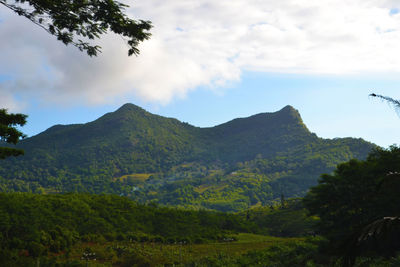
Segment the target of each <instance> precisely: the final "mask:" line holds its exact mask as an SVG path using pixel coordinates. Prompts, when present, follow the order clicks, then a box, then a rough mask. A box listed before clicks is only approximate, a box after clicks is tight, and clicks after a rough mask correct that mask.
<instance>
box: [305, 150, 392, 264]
mask: <svg viewBox="0 0 400 267" xmlns="http://www.w3.org/2000/svg"><path fill="white" fill-rule="evenodd" d="M399 172H400V148H399V147H395V146H392V147H390V148H389V149H377V150H375V151H374V152H373V153H371V154H370V155H369V156H368V158H367V160H365V161H358V160H351V161H349V162H347V163H343V164H340V165H338V167H337V169H336V170H335V172H334V174H332V175H327V174H326V175H323V176H322V178H321V180H320V181H319V185H318V186H316V187H313V188H311V190H310V192H309V193H308V194H307V196H306V197H305V199H304V203H305V205H306V207H307V208H308V209H309V211H310V212H311V214H313V215H317V216H319V217H320V224H319V231H320V233H321V234H322V235H324V236H326V237H327V238H328V239H329V241H330V249H331V251H334V252H336V253H337V254H339V255H346V254H347V255H348V254H349V253H350V254H351V253H354V254H356V255H357V254H358V255H360V254H365V253H373V254H378V255H385V254H383V253H381V252H382V250H380V249H376V248H377V246H379V245H382V246H386V245H385V244H387V245H388V246H389V247H390V246H391V245H390V244H391V243H392V242H391V241H390V240H387V242H386V241H384V240H382V239H380V241H379V240H378V242H377V243H374V242H372V239H374V238H378V239H379V238H380V237H379V236H381V237H384V238H386V237H387V233H388V232H386V233H385V231H390V229H396V227H392V226H393V225H394V226H396V225H398V224H397V220H388V219H387V218H391V217H396V216H399V215H400V206H399V205H398V203H399V201H400V195H399V194H398V192H399V191H400V175H399ZM385 218H386V219H385ZM389 226H390V227H389ZM392 233H394V232H393V231H392ZM368 237H371V239H370V238H368ZM381 241H382V242H381ZM377 244H379V245H377ZM392 244H393V243H392ZM396 244H397V243H396ZM389 247H387V248H386V249H385V251H386V253H390V254H393V253H394V252H395V250H394V249H393V248H394V247H392V249H390V248H389ZM398 248H399V246H397V247H396V249H398ZM351 258H353V260H354V255H353V256H352V257H350V259H351Z"/></svg>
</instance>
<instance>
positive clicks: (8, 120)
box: [0, 109, 27, 159]
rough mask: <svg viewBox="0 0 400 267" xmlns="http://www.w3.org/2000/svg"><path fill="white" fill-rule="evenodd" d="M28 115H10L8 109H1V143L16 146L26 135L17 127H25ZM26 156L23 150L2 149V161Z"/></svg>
mask: <svg viewBox="0 0 400 267" xmlns="http://www.w3.org/2000/svg"><path fill="white" fill-rule="evenodd" d="M26 117H27V116H26V115H24V114H13V113H11V114H10V113H8V112H7V110H6V109H0V142H6V143H10V144H16V143H17V142H18V141H19V140H20V138H23V137H25V135H24V134H23V133H22V132H20V131H19V130H18V129H17V128H16V126H18V125H20V126H23V125H24V124H25V123H26ZM22 154H24V151H23V150H22V149H16V148H11V147H0V159H4V158H6V157H9V156H19V155H22Z"/></svg>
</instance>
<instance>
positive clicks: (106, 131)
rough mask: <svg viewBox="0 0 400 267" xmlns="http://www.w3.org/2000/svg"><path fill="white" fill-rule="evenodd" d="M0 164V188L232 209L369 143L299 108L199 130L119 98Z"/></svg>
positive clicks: (294, 192)
mask: <svg viewBox="0 0 400 267" xmlns="http://www.w3.org/2000/svg"><path fill="white" fill-rule="evenodd" d="M18 147H19V148H22V149H24V150H25V155H24V156H20V157H16V158H8V159H6V160H2V161H0V191H31V192H37V193H58V192H90V193H117V194H120V195H126V196H129V197H131V198H133V199H135V200H137V201H139V202H146V203H148V202H154V203H160V204H168V205H177V206H185V207H192V208H206V209H216V210H223V211H237V210H241V209H245V208H247V207H249V206H257V205H267V204H270V203H272V202H273V201H276V200H277V199H279V198H280V197H281V196H285V197H294V196H302V195H303V194H304V193H305V192H306V191H307V189H308V188H309V187H310V186H312V185H315V184H316V182H317V179H318V177H319V176H320V174H321V173H328V172H331V171H332V170H333V169H334V167H335V166H336V165H337V164H338V163H341V162H344V161H347V160H349V159H351V158H357V159H364V158H365V157H366V156H367V154H368V153H369V152H370V151H371V149H373V148H374V147H376V146H375V145H374V144H372V143H369V142H366V141H364V140H362V139H355V138H335V139H323V138H319V137H318V136H317V135H316V134H314V133H311V132H310V131H309V130H308V129H307V127H306V126H305V125H304V123H303V121H302V119H301V116H300V114H299V112H298V111H297V110H296V109H294V108H293V107H291V106H286V107H284V108H282V109H281V110H279V111H277V112H273V113H260V114H256V115H253V116H250V117H247V118H238V119H234V120H231V121H229V122H226V123H224V124H221V125H217V126H214V127H208V128H199V127H195V126H192V125H190V124H188V123H184V122H180V121H178V120H177V119H173V118H166V117H162V116H158V115H154V114H151V113H149V112H147V111H145V110H144V109H142V108H140V107H138V106H136V105H133V104H125V105H123V106H122V107H120V108H119V109H118V110H116V111H114V112H110V113H107V114H105V115H103V116H102V117H100V118H99V119H97V120H95V121H92V122H89V123H85V124H73V125H55V126H53V127H51V128H49V129H47V130H46V131H44V132H42V133H40V134H38V135H36V136H33V137H30V138H27V139H25V140H22V141H21V142H20V143H19V144H18Z"/></svg>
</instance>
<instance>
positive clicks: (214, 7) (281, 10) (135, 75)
mask: <svg viewBox="0 0 400 267" xmlns="http://www.w3.org/2000/svg"><path fill="white" fill-rule="evenodd" d="M132 5H133V7H132V8H131V9H130V10H129V12H130V13H131V14H132V15H133V17H135V18H141V19H149V20H151V21H153V24H154V26H155V27H154V29H153V30H152V33H153V37H152V38H151V40H149V41H146V42H144V43H143V44H142V45H141V46H140V49H141V55H140V56H139V57H127V47H126V46H125V45H124V43H123V42H122V40H121V39H120V38H119V37H118V36H114V35H108V36H106V37H105V38H103V40H102V41H101V45H102V47H103V53H102V54H100V56H98V57H97V58H89V57H88V56H86V55H85V54H84V53H81V52H79V51H78V50H77V49H76V48H74V47H65V46H64V45H63V44H61V43H60V42H58V41H56V40H54V38H53V37H51V36H48V35H47V33H45V32H44V31H42V30H41V29H39V28H37V27H36V26H35V25H33V24H32V23H30V22H29V21H27V20H25V19H23V18H21V17H18V16H16V15H14V14H12V12H9V11H8V10H5V9H4V8H3V7H0V19H1V22H0V39H1V40H2V42H1V43H0V51H1V53H0V97H1V98H2V100H1V101H0V104H2V105H4V102H7V101H8V102H9V103H15V101H13V100H12V99H14V98H15V96H18V97H19V98H21V97H22V98H25V100H29V99H33V98H34V99H37V100H39V101H43V102H49V101H50V102H53V103H77V102H82V103H92V104H97V103H105V102H111V101H113V100H115V99H119V98H121V97H124V96H129V95H136V96H138V97H140V98H142V99H143V100H145V101H154V102H160V103H167V102H168V101H170V100H171V99H172V98H174V97H184V96H185V94H186V93H187V92H188V91H189V90H194V89H195V88H196V87H198V86H200V85H204V86H208V87H210V88H211V89H213V90H218V88H220V87H223V86H224V85H225V84H226V83H229V82H232V81H237V80H239V79H240V74H241V72H242V71H245V70H250V71H251V70H255V71H265V72H284V73H307V74H321V73H323V74H354V73H399V72H400V53H398V46H399V44H400V13H396V9H397V10H398V9H400V3H399V2H398V1H381V0H369V1H365V0H363V1H361V0H353V1H347V0H327V1H316V0H314V1H313V0H296V1H294V0H281V1H276V0H273V1H272V0H235V1H227V0H220V1H215V0H185V1H182V0H169V1H167V2H166V1H160V0H146V1H143V0H141V1H135V2H134V3H133V4H132ZM3 40H6V41H3ZM2 76H7V77H8V79H7V82H5V81H4V80H1V77H2ZM6 96H7V97H6ZM7 99H8V100H7ZM10 105H11V104H10ZM14 105H15V104H14Z"/></svg>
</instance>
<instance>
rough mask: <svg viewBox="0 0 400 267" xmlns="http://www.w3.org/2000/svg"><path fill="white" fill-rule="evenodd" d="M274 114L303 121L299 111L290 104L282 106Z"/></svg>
mask: <svg viewBox="0 0 400 267" xmlns="http://www.w3.org/2000/svg"><path fill="white" fill-rule="evenodd" d="M275 114H276V115H279V116H282V117H285V118H288V119H291V120H294V121H298V122H301V123H303V120H302V119H301V116H300V112H299V111H298V110H297V109H295V108H294V107H292V106H290V105H287V106H285V107H283V108H282V109H281V110H279V111H277V112H275Z"/></svg>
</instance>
